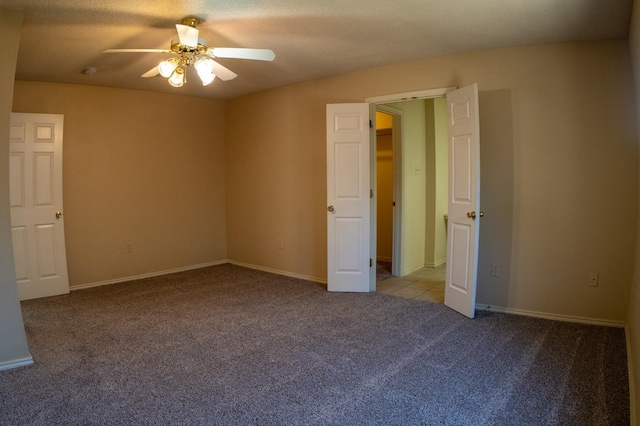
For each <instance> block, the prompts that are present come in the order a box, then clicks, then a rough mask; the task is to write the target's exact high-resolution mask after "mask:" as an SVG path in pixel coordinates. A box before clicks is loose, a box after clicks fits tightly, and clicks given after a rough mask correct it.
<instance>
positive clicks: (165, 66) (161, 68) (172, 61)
mask: <svg viewBox="0 0 640 426" xmlns="http://www.w3.org/2000/svg"><path fill="white" fill-rule="evenodd" d="M179 63H180V60H179V59H178V58H169V59H167V60H166V61H162V62H160V64H158V72H160V75H161V76H163V77H164V78H169V77H171V75H172V74H173V73H174V71H175V69H176V68H177V67H178V64H179Z"/></svg>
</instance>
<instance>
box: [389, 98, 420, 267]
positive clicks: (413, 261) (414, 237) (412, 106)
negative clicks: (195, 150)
mask: <svg viewBox="0 0 640 426" xmlns="http://www.w3.org/2000/svg"><path fill="white" fill-rule="evenodd" d="M389 106H391V107H393V108H395V109H396V110H400V111H402V122H401V127H402V133H401V134H402V227H401V233H402V236H401V237H400V240H401V246H402V247H401V249H400V250H401V251H402V264H401V266H400V268H401V269H400V270H401V275H407V274H410V273H411V272H414V271H416V270H418V269H421V268H423V267H424V258H425V245H426V244H425V242H426V235H427V229H426V205H427V204H426V203H427V184H426V171H427V162H426V159H427V143H426V140H427V130H426V121H425V114H426V109H425V103H424V101H423V100H418V101H411V102H396V103H391V104H389Z"/></svg>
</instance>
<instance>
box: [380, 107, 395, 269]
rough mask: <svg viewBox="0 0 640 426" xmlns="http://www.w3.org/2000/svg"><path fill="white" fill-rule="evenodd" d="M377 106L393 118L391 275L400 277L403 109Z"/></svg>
mask: <svg viewBox="0 0 640 426" xmlns="http://www.w3.org/2000/svg"><path fill="white" fill-rule="evenodd" d="M375 108H376V111H380V112H384V113H385V114H388V115H390V116H391V117H392V120H393V122H392V123H393V124H392V133H391V137H392V144H393V146H392V149H393V154H392V155H393V158H392V160H393V161H392V166H391V167H392V173H393V202H394V207H393V222H392V228H393V229H392V231H391V232H392V233H393V237H392V244H391V246H392V247H391V257H392V262H391V275H394V276H396V277H399V276H400V275H402V262H401V260H402V110H400V109H397V108H394V107H392V106H389V105H385V104H376V105H375ZM376 182H377V180H376ZM374 192H375V194H377V193H378V190H377V188H374ZM376 196H377V195H376ZM376 205H377V203H376ZM376 221H377V216H376ZM376 225H377V223H376ZM396 259H397V260H396Z"/></svg>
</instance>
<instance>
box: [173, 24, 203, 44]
mask: <svg viewBox="0 0 640 426" xmlns="http://www.w3.org/2000/svg"><path fill="white" fill-rule="evenodd" d="M176 29H177V30H178V38H180V43H181V44H184V45H185V46H190V47H197V46H198V34H199V33H200V31H198V29H197V28H194V27H190V26H189V25H183V24H176Z"/></svg>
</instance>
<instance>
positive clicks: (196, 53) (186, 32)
mask: <svg viewBox="0 0 640 426" xmlns="http://www.w3.org/2000/svg"><path fill="white" fill-rule="evenodd" d="M200 22H201V20H200V19H199V18H195V17H187V18H184V19H183V20H182V22H181V23H180V24H176V29H177V30H178V36H177V37H174V38H173V39H172V40H171V48H170V49H106V50H103V51H102V52H103V53H122V52H125V53H168V54H174V55H176V56H172V57H171V58H169V59H167V60H165V61H162V62H160V63H159V64H158V65H157V66H155V67H153V68H151V69H150V70H149V71H147V72H146V73H144V74H142V77H155V76H156V75H158V74H160V75H161V76H163V77H165V78H167V79H168V81H169V84H170V85H172V86H174V87H182V86H183V85H184V84H185V83H186V82H187V78H186V72H187V69H188V68H189V67H194V68H195V69H196V71H197V74H198V77H200V80H201V81H202V85H203V86H207V85H208V84H210V83H211V82H212V81H213V80H214V79H215V78H216V77H218V78H219V79H220V80H222V81H228V80H233V79H234V78H236V77H237V76H238V75H237V74H236V73H234V72H233V71H231V70H230V69H228V68H227V67H225V66H223V65H221V64H219V63H218V62H216V61H214V60H213V59H214V58H234V59H252V60H256V61H273V60H274V59H275V57H276V55H275V53H273V51H271V50H269V49H248V48H236V47H207V42H206V40H204V39H201V38H199V37H198V36H199V33H200V32H199V30H198V28H197V27H198V24H199V23H200Z"/></svg>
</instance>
